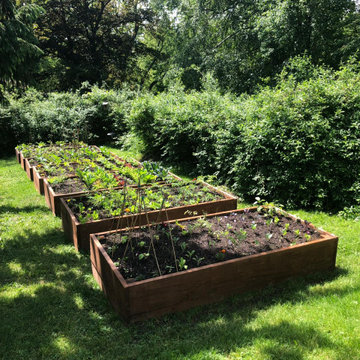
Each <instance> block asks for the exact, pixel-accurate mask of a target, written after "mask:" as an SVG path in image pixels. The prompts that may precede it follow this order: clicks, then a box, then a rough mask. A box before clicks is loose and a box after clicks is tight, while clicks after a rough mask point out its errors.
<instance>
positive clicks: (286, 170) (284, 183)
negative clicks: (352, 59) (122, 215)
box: [130, 59, 360, 210]
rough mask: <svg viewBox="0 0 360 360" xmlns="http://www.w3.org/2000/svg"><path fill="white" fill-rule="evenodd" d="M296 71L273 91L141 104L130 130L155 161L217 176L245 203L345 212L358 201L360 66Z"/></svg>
mask: <svg viewBox="0 0 360 360" xmlns="http://www.w3.org/2000/svg"><path fill="white" fill-rule="evenodd" d="M305 65H306V66H308V64H305ZM297 66H298V67H299V69H297V70H298V71H297V70H296V69H294V66H292V67H290V69H291V71H288V70H286V71H285V72H284V73H283V75H282V77H281V78H280V79H279V84H278V86H277V87H276V88H264V89H262V90H261V91H259V92H258V93H257V94H256V95H253V96H248V97H242V98H238V99H234V98H232V97H230V96H227V95H225V96H221V95H220V94H219V93H218V92H216V91H212V92H209V91H208V92H202V93H195V92H194V93H190V94H185V93H183V92H181V91H180V92H179V91H177V92H175V93H168V94H165V95H164V94H160V95H158V96H150V95H145V96H142V97H140V98H139V99H137V100H136V101H135V102H134V104H133V108H132V111H131V115H130V124H131V125H132V129H133V131H135V132H136V133H137V134H138V135H139V136H140V137H141V138H142V140H143V141H144V143H145V147H146V150H147V151H148V152H149V153H150V154H151V155H153V156H155V155H157V156H161V157H162V158H163V159H164V160H166V161H169V162H172V163H177V162H180V161H188V162H190V163H191V164H192V165H193V168H194V169H196V171H197V173H201V174H205V173H209V172H212V173H216V174H217V175H218V176H219V178H220V179H221V180H222V181H223V182H226V183H227V184H228V185H230V186H231V187H232V188H233V190H234V191H235V192H236V193H237V194H239V195H241V196H243V197H244V198H246V199H253V198H254V197H255V196H256V195H258V196H260V197H262V198H267V199H269V200H276V201H278V202H280V203H282V204H284V205H288V206H302V207H315V208H319V209H333V210H334V209H341V208H343V207H344V206H348V205H351V204H352V203H354V202H355V200H356V199H358V198H359V199H360V182H359V180H358V179H359V175H360V75H359V68H358V66H357V65H351V64H349V65H347V66H346V67H344V68H343V69H341V70H340V71H338V72H336V73H334V72H332V71H330V70H326V69H321V68H318V69H316V68H315V69H314V68H312V69H306V71H307V72H309V73H310V72H311V77H310V78H309V79H306V78H307V77H308V76H306V74H305V75H304V74H301V71H303V70H304V63H302V64H301V61H300V62H299V59H297ZM301 67H303V68H301ZM299 75H300V76H299ZM304 78H305V79H306V80H303V81H301V79H304Z"/></svg>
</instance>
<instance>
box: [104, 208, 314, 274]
mask: <svg viewBox="0 0 360 360" xmlns="http://www.w3.org/2000/svg"><path fill="white" fill-rule="evenodd" d="M163 211H166V209H163ZM269 211H270V213H271V216H274V217H275V216H276V218H277V219H278V221H277V222H276V223H275V222H272V223H271V224H270V225H268V224H267V223H266V221H267V219H268V215H269V212H268V210H265V208H262V209H261V211H250V210H249V209H248V210H245V211H244V212H243V213H240V212H234V213H230V214H229V215H225V216H215V217H211V216H209V217H199V218H198V219H197V220H187V221H176V222H171V223H167V222H165V223H162V224H156V225H148V226H143V227H141V228H136V229H133V228H131V227H129V228H128V229H126V230H124V231H118V232H111V233H108V234H105V235H99V236H98V238H99V240H100V241H101V243H102V244H103V246H104V248H105V250H106V251H107V252H108V254H109V255H110V257H111V258H112V260H113V261H114V263H115V264H116V266H117V267H118V269H119V271H120V272H121V274H122V275H123V276H124V278H126V279H128V280H129V281H134V280H135V281H137V280H143V279H148V278H151V277H154V276H159V275H164V274H169V273H174V272H177V271H183V270H187V269H191V268H196V267H199V266H203V265H207V264H212V263H215V262H219V261H224V260H229V259H234V258H239V257H243V256H248V255H252V254H257V253H261V252H265V251H270V250H274V249H280V248H284V247H289V246H293V245H295V244H299V243H304V242H307V241H312V240H315V239H317V238H319V237H320V234H319V232H318V231H317V230H316V229H315V228H314V227H313V226H312V225H311V224H310V223H308V222H306V221H305V222H302V221H300V220H298V221H297V220H294V219H293V218H291V217H289V216H288V215H287V214H286V213H284V212H282V211H281V210H276V212H273V209H270V210H269ZM254 224H256V227H254V226H253V225H254ZM285 227H287V232H286V234H285V235H284V233H283V229H284V228H285Z"/></svg>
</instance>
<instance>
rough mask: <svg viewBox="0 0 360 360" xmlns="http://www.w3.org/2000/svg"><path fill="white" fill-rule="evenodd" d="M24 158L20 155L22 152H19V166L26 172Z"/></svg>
mask: <svg viewBox="0 0 360 360" xmlns="http://www.w3.org/2000/svg"><path fill="white" fill-rule="evenodd" d="M25 161H26V158H25V157H24V155H23V154H22V152H21V151H20V165H21V167H22V168H23V170H24V171H26V162H25Z"/></svg>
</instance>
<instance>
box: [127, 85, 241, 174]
mask: <svg viewBox="0 0 360 360" xmlns="http://www.w3.org/2000/svg"><path fill="white" fill-rule="evenodd" d="M234 103H235V98H234V97H232V96H230V95H221V94H220V93H219V92H218V91H216V90H212V91H204V92H191V93H186V92H184V91H183V90H182V89H178V88H177V89H172V91H170V92H168V93H161V94H159V95H157V96H154V95H152V94H143V95H142V96H140V97H139V98H138V99H137V100H135V101H134V102H133V104H132V109H131V112H130V116H129V123H130V126H131V128H132V130H133V131H134V132H135V134H136V135H138V136H139V137H140V138H141V139H142V141H143V143H144V146H145V153H146V154H147V155H149V156H152V157H153V158H158V159H159V158H161V159H162V160H163V161H164V162H166V163H172V164H177V165H178V164H184V163H187V164H192V165H194V166H195V167H196V170H197V171H198V172H199V173H203V174H204V173H210V172H214V171H215V170H216V169H215V152H214V149H215V144H216V142H217V133H218V132H219V131H222V130H223V128H224V126H226V124H227V122H229V121H232V120H233V119H235V118H236V117H237V116H238V115H237V112H238V107H236V106H235V105H234ZM194 170H195V168H194Z"/></svg>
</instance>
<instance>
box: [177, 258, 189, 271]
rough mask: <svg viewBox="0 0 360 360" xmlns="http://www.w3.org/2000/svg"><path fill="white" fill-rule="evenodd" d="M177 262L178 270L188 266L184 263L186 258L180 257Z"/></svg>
mask: <svg viewBox="0 0 360 360" xmlns="http://www.w3.org/2000/svg"><path fill="white" fill-rule="evenodd" d="M178 264H179V269H180V270H186V269H187V268H188V266H187V265H186V260H185V259H184V258H182V257H181V258H180V259H179V260H178Z"/></svg>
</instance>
